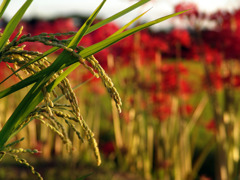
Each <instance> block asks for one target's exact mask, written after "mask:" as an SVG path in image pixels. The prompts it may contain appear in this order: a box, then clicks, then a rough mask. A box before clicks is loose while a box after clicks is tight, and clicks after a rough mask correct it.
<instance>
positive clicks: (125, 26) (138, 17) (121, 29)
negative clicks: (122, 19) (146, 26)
mask: <svg viewBox="0 0 240 180" xmlns="http://www.w3.org/2000/svg"><path fill="white" fill-rule="evenodd" d="M149 10H150V9H149ZM149 10H147V11H145V12H144V13H142V14H140V15H139V16H137V17H136V18H134V19H133V20H132V21H130V22H129V23H127V24H126V25H124V26H123V27H121V28H120V29H119V30H117V31H116V32H115V33H114V34H112V35H111V36H110V37H113V36H115V35H117V34H120V33H121V32H123V31H124V30H125V29H127V28H128V27H129V26H130V25H132V24H133V23H134V22H136V21H137V20H138V19H140V18H141V17H142V16H143V15H144V14H146V13H147V12H148V11H149ZM110 37H109V38H110Z"/></svg>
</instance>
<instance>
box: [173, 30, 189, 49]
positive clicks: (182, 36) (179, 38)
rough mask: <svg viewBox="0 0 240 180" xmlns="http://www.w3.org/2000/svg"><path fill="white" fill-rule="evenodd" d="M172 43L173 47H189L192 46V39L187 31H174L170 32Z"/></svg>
mask: <svg viewBox="0 0 240 180" xmlns="http://www.w3.org/2000/svg"><path fill="white" fill-rule="evenodd" d="M169 36H170V41H171V43H172V44H173V45H176V44H177V43H180V44H181V45H182V46H185V47H189V46H190V45H191V38H190V35H189V33H188V31H187V30H185V29H174V30H172V31H171V32H170V34H169Z"/></svg>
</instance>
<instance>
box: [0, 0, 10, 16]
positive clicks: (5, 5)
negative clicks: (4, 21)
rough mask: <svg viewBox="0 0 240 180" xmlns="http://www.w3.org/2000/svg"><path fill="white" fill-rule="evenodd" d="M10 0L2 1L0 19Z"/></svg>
mask: <svg viewBox="0 0 240 180" xmlns="http://www.w3.org/2000/svg"><path fill="white" fill-rule="evenodd" d="M10 1H11V0H3V2H2V4H1V6H0V18H1V17H2V15H3V13H4V12H5V10H6V8H7V7H8V4H9V3H10Z"/></svg>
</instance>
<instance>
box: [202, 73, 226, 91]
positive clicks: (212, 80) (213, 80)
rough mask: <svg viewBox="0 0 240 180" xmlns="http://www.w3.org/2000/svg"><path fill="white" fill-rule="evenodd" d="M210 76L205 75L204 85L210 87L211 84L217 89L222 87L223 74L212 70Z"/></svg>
mask: <svg viewBox="0 0 240 180" xmlns="http://www.w3.org/2000/svg"><path fill="white" fill-rule="evenodd" d="M209 76H210V77H209V78H208V77H205V79H204V80H203V83H204V87H209V85H210V86H212V87H214V88H215V89H217V90H220V89H222V87H223V82H222V76H221V74H220V73H219V72H210V73H209Z"/></svg>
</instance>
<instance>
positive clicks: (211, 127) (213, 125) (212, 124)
mask: <svg viewBox="0 0 240 180" xmlns="http://www.w3.org/2000/svg"><path fill="white" fill-rule="evenodd" d="M205 127H206V129H207V130H208V131H210V132H213V133H216V132H217V126H216V121H215V120H214V119H212V120H210V121H209V122H208V123H207V124H206V126H205Z"/></svg>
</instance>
